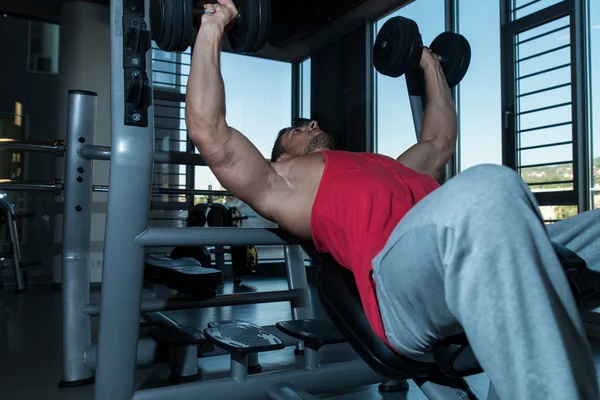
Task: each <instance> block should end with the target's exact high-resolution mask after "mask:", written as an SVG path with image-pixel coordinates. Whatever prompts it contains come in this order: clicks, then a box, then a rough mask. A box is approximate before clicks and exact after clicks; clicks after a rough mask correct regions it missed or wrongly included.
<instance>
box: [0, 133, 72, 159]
mask: <svg viewBox="0 0 600 400" xmlns="http://www.w3.org/2000/svg"><path fill="white" fill-rule="evenodd" d="M0 150H17V151H32V152H38V153H53V154H54V155H55V156H57V157H58V156H62V155H63V154H64V153H65V144H64V142H63V141H62V140H57V141H56V142H54V143H52V142H34V141H30V140H16V139H8V138H0Z"/></svg>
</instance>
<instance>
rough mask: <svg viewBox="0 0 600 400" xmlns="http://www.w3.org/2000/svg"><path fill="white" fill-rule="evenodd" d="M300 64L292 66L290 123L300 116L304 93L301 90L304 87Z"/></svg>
mask: <svg viewBox="0 0 600 400" xmlns="http://www.w3.org/2000/svg"><path fill="white" fill-rule="evenodd" d="M302 77H303V74H302V64H301V63H300V62H295V63H293V64H292V121H294V120H295V119H296V118H300V117H301V116H302V103H303V97H304V93H302V88H303V87H304V85H303V82H302Z"/></svg>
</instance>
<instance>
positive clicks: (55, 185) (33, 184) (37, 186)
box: [0, 179, 63, 195]
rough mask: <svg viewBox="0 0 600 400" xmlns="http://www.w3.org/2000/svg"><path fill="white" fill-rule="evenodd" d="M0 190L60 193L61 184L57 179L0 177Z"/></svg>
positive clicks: (61, 189)
mask: <svg viewBox="0 0 600 400" xmlns="http://www.w3.org/2000/svg"><path fill="white" fill-rule="evenodd" d="M0 190H6V191H23V192H54V194H57V195H58V194H60V193H61V192H62V191H63V184H62V183H60V182H59V181H54V182H45V181H14V180H11V179H0Z"/></svg>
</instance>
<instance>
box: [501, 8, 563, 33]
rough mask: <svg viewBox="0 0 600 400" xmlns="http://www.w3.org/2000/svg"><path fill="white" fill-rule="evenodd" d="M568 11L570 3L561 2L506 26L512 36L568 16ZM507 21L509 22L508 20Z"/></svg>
mask: <svg viewBox="0 0 600 400" xmlns="http://www.w3.org/2000/svg"><path fill="white" fill-rule="evenodd" d="M501 4H502V3H501ZM501 7H502V5H501ZM570 11H571V1H561V2H560V3H557V4H554V5H552V6H549V7H546V8H544V9H542V10H539V11H536V12H534V13H532V14H529V15H526V16H524V17H522V18H519V19H517V20H514V21H512V22H510V23H509V24H508V29H509V30H510V31H512V33H513V34H517V33H520V32H522V31H525V30H529V29H533V28H537V27H538V26H540V25H544V24H545V23H547V22H550V21H554V20H556V19H559V18H560V17H564V16H566V15H569V13H570ZM503 18H504V17H503ZM507 21H510V19H508V20H507Z"/></svg>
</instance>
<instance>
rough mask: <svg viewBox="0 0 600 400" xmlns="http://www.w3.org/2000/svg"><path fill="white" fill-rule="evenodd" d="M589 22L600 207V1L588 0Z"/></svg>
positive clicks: (595, 171)
mask: <svg viewBox="0 0 600 400" xmlns="http://www.w3.org/2000/svg"><path fill="white" fill-rule="evenodd" d="M588 15H589V19H588V24H589V29H588V33H589V40H588V49H589V52H590V53H589V61H590V62H589V64H588V67H589V70H588V76H590V79H588V82H589V87H588V90H589V94H590V96H589V99H590V104H591V107H590V111H591V114H590V115H591V123H590V129H591V132H592V146H591V150H592V157H593V165H592V173H593V181H592V182H593V193H594V201H593V207H594V208H598V207H600V193H599V191H600V74H599V72H600V3H599V2H598V1H595V0H588Z"/></svg>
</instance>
